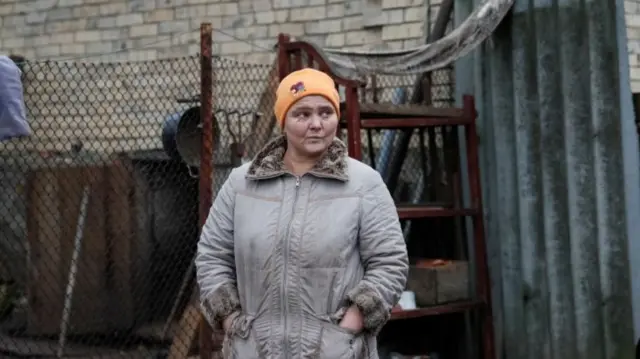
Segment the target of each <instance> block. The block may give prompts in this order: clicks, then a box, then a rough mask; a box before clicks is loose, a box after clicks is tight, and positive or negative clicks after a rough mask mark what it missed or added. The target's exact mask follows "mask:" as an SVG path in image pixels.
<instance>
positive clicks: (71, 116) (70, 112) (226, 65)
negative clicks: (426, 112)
mask: <svg viewBox="0 0 640 359" xmlns="http://www.w3.org/2000/svg"><path fill="white" fill-rule="evenodd" d="M428 1H429V0H0V53H5V54H8V53H14V54H21V55H23V56H26V57H27V58H29V59H39V60H40V59H51V60H71V61H74V62H77V61H84V62H102V63H101V64H99V65H91V66H80V65H77V64H75V65H74V64H69V65H66V66H62V67H57V68H56V69H54V70H55V71H54V72H53V73H49V74H47V73H46V72H43V73H33V72H32V73H28V74H27V75H26V77H25V87H26V94H27V103H28V106H29V108H30V109H31V112H30V117H31V118H30V121H31V124H32V126H33V128H34V136H31V137H30V138H28V139H23V140H19V141H14V142H13V143H12V142H10V143H9V144H6V143H3V144H0V146H2V147H0V149H2V148H4V149H7V148H8V149H13V150H16V149H18V148H24V146H27V147H28V148H29V149H33V150H65V149H67V147H69V146H70V145H69V143H70V142H69V141H71V140H73V139H74V138H75V139H78V138H80V139H86V140H87V141H92V143H94V145H93V146H89V147H94V148H101V147H108V148H110V149H113V150H134V149H150V148H157V147H159V146H160V133H161V128H162V122H163V121H164V118H165V117H166V116H167V115H168V114H170V113H172V112H174V111H177V110H178V109H180V108H183V107H184V106H180V105H177V104H176V103H175V98H176V97H189V96H193V95H196V94H197V93H198V91H199V85H198V76H199V74H198V72H197V68H198V65H197V58H195V57H194V58H193V59H192V60H188V61H192V63H191V65H189V66H187V65H186V64H185V61H187V60H184V59H182V60H172V58H175V57H184V56H187V55H195V54H197V53H198V51H199V26H200V24H201V23H202V22H211V23H212V24H213V27H214V29H217V30H220V31H215V32H214V53H215V54H217V55H220V56H222V57H224V59H225V60H224V61H222V62H221V64H220V65H219V70H218V71H217V72H216V78H215V81H216V84H217V85H216V104H217V105H218V106H222V107H227V108H234V107H241V108H251V107H252V106H256V104H257V102H258V100H259V97H260V93H261V92H262V91H263V89H264V88H265V86H266V80H267V76H268V73H269V70H270V68H271V65H272V63H273V60H274V52H273V46H274V45H275V43H276V36H277V35H278V33H281V32H282V33H288V34H290V35H292V36H294V37H298V38H303V39H306V40H310V41H313V42H315V43H317V44H319V45H320V46H323V47H334V48H343V49H344V48H362V47H366V48H381V47H390V48H401V47H408V46H414V45H416V44H419V43H422V42H423V41H424V38H425V36H426V32H425V31H426V30H425V29H427V24H428V22H429V21H428V17H429V13H433V12H434V11H435V9H437V6H438V4H439V1H441V0H433V1H432V4H429V3H428ZM234 60H235V61H238V62H239V63H238V65H237V66H234V65H233V63H232V62H229V61H234ZM114 61H118V62H121V61H135V62H140V63H138V64H132V65H125V64H116V65H114V64H113V62H114ZM188 61H187V62H188ZM246 63H256V64H261V65H258V66H247V65H245V64H246ZM51 66H54V65H51ZM74 66H76V67H77V68H74ZM167 68H168V69H170V70H166V69H167ZM37 71H46V69H45V68H44V66H38V69H37ZM400 82H402V84H403V85H408V84H409V83H410V82H411V81H408V80H407V79H394V81H391V80H389V81H388V82H387V83H386V85H387V87H391V86H396V85H398V84H400ZM380 83H381V84H382V85H385V83H383V82H380ZM74 89H75V90H74ZM78 89H83V91H84V94H91V96H85V95H84V94H81V96H80V97H82V98H80V97H78V96H77V93H78ZM72 95H73V96H72ZM384 97H385V96H382V100H385V98H384ZM389 99H390V98H388V97H387V98H386V100H387V101H388V100H389ZM125 134H126V136H125ZM133 134H135V135H133ZM125 137H126V138H125ZM151 139H153V140H151Z"/></svg>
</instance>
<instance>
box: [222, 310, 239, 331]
mask: <svg viewBox="0 0 640 359" xmlns="http://www.w3.org/2000/svg"><path fill="white" fill-rule="evenodd" d="M235 317H236V313H232V314H230V315H228V316H227V317H226V318H224V320H223V321H222V329H224V332H225V333H229V329H231V325H232V324H233V319H234V318H235Z"/></svg>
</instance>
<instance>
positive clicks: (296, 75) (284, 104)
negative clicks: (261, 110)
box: [273, 69, 340, 128]
mask: <svg viewBox="0 0 640 359" xmlns="http://www.w3.org/2000/svg"><path fill="white" fill-rule="evenodd" d="M311 95H320V96H324V97H326V99H327V100H329V101H330V102H331V104H332V105H333V107H334V108H335V110H336V113H337V114H338V117H340V95H338V91H336V85H335V82H333V79H332V78H331V77H330V76H329V75H327V74H325V73H324V72H322V71H318V70H314V69H302V70H298V71H294V72H292V73H290V74H289V75H287V76H286V77H285V78H284V79H282V81H281V82H280V85H279V86H278V90H277V91H276V103H275V105H274V106H273V112H274V113H275V115H276V120H277V121H278V125H280V128H282V127H283V126H284V119H285V117H286V115H287V112H288V111H289V109H290V108H291V106H293V104H294V103H296V102H297V101H298V100H300V99H301V98H303V97H306V96H311Z"/></svg>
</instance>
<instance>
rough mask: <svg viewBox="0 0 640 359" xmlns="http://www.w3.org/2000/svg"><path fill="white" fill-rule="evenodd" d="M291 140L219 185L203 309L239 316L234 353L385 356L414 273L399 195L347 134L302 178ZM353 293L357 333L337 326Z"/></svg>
mask: <svg viewBox="0 0 640 359" xmlns="http://www.w3.org/2000/svg"><path fill="white" fill-rule="evenodd" d="M285 148H286V140H285V138H284V137H279V138H277V139H275V140H273V141H271V142H270V143H269V144H267V145H266V146H265V148H263V149H262V150H261V151H260V153H258V155H257V156H256V157H255V159H254V160H253V161H252V162H251V163H247V164H245V165H243V166H241V167H239V168H236V169H234V170H233V171H232V173H231V174H230V176H229V178H228V179H227V181H226V182H225V183H224V185H223V186H222V188H221V190H220V192H219V193H218V195H217V197H216V199H215V201H214V204H213V207H212V209H211V212H210V214H209V217H208V219H207V221H206V223H205V226H204V228H203V230H202V235H201V238H200V241H199V243H198V253H197V257H196V268H197V280H198V284H199V286H200V297H201V304H202V308H203V312H204V313H205V315H206V316H207V317H208V319H209V320H210V322H211V323H212V324H213V325H220V322H221V321H222V319H223V318H225V317H226V316H228V315H233V316H234V317H233V318H234V319H233V321H232V325H231V329H230V330H229V332H228V333H227V335H226V339H225V343H224V344H223V352H224V357H225V358H234V359H258V358H259V359H281V358H283V359H284V358H290V359H307V358H309V359H311V358H314V359H347V358H349V359H365V358H366V359H377V358H378V354H377V350H376V334H377V333H378V331H379V330H380V329H381V328H382V326H383V325H384V324H385V322H386V321H387V320H388V319H389V315H390V311H391V308H392V307H393V306H394V305H395V304H396V302H397V301H398V299H399V297H400V294H401V293H402V291H403V290H404V288H405V283H406V277H407V272H408V259H407V250H406V245H405V242H404V238H403V235H402V231H401V228H400V223H399V220H398V215H397V212H396V208H395V205H394V202H393V199H392V198H391V196H390V194H389V191H388V190H387V187H386V185H385V184H384V182H383V181H382V178H381V177H380V175H379V174H378V172H376V171H375V170H373V169H372V168H371V167H369V166H367V165H365V164H363V163H361V162H359V161H356V160H354V159H351V158H349V157H348V156H347V153H346V147H345V145H344V143H343V142H341V141H340V140H339V139H335V140H334V141H333V142H332V144H331V145H330V146H329V149H328V150H327V154H326V155H325V156H324V157H323V158H322V159H321V160H320V161H319V162H318V163H317V164H316V166H315V167H314V168H313V169H312V170H311V171H310V172H309V173H307V174H305V175H304V176H301V177H296V176H294V175H292V174H290V173H289V172H288V171H287V170H286V169H285V167H284V163H283V156H284V152H285ZM354 304H355V305H357V306H358V308H359V309H360V311H361V312H362V314H363V316H364V330H363V332H361V333H358V334H353V333H350V332H349V331H347V330H345V329H343V328H341V327H339V326H338V323H339V322H340V320H341V319H342V317H343V315H344V312H345V310H346V308H348V307H349V306H350V305H354Z"/></svg>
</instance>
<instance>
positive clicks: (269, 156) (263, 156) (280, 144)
mask: <svg viewBox="0 0 640 359" xmlns="http://www.w3.org/2000/svg"><path fill="white" fill-rule="evenodd" d="M286 149H287V140H286V138H285V137H284V135H281V136H278V137H277V138H275V139H273V140H272V141H271V142H269V143H267V145H266V146H264V147H263V148H262V150H260V152H258V154H257V155H256V157H255V158H254V159H253V161H252V162H251V165H250V166H249V169H248V170H247V175H246V177H247V178H249V179H255V180H259V179H265V178H273V177H277V176H280V175H283V174H285V173H287V170H286V169H285V167H284V161H283V157H284V152H285V150H286ZM309 173H310V174H312V175H314V176H317V177H325V178H334V179H337V180H340V181H348V180H349V175H348V174H347V147H346V146H345V144H344V143H343V142H342V141H340V139H338V138H334V140H333V142H332V143H331V144H330V145H329V148H328V149H327V153H325V155H324V156H323V157H322V158H321V159H320V161H318V163H316V165H315V166H314V167H313V168H312V169H311V171H309Z"/></svg>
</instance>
